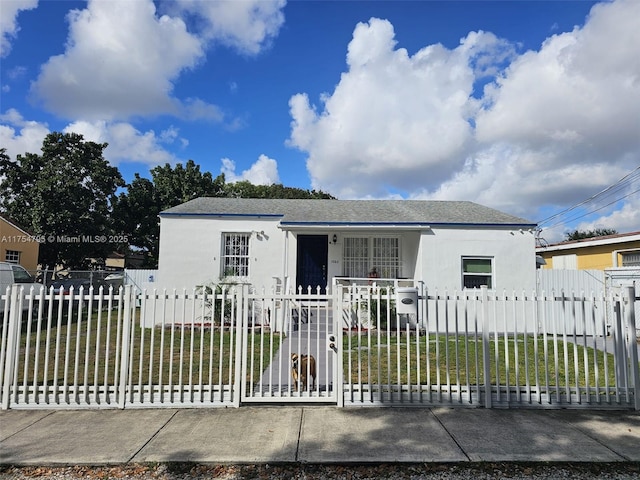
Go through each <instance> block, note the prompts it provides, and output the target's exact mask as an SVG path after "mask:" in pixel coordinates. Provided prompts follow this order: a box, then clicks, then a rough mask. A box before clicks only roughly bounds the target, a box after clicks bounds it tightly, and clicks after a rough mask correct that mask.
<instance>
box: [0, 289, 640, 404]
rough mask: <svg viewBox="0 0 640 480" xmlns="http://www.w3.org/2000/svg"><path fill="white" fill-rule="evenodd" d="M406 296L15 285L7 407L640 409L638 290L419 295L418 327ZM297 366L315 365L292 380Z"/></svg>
mask: <svg viewBox="0 0 640 480" xmlns="http://www.w3.org/2000/svg"><path fill="white" fill-rule="evenodd" d="M397 293H398V292H397V291H396V289H395V288H394V286H384V287H380V286H373V285H364V286H356V285H351V286H348V287H342V286H336V287H335V288H334V289H333V291H332V292H329V293H326V294H321V292H319V291H311V290H307V291H302V290H298V291H295V292H281V291H255V290H251V289H250V288H249V287H248V286H236V287H234V286H219V288H213V289H212V288H209V289H202V288H201V289H193V290H190V291H185V290H167V289H163V290H151V291H150V290H142V291H141V290H138V289H136V288H134V287H133V286H131V285H128V286H124V287H122V288H119V289H114V288H110V289H104V288H100V289H93V288H89V289H86V290H85V289H84V288H81V289H80V290H79V291H73V289H71V290H69V291H65V290H63V289H60V290H55V289H44V288H43V289H39V290H37V291H36V290H30V291H24V290H23V289H22V288H21V287H12V288H9V289H7V291H6V292H3V294H2V298H3V299H4V300H5V302H4V305H5V307H4V311H3V312H1V314H0V318H2V333H1V335H2V337H1V345H0V347H1V348H0V406H1V407H2V408H3V409H7V408H136V407H179V406H189V407H215V406H234V407H238V406H240V405H241V404H245V403H255V402H262V403H265V402H267V403H268V402H279V403H282V402H322V403H334V404H337V405H447V406H467V407H475V406H482V407H487V408H490V407H529V408H558V407H568V408H585V407H595V408H618V409H620V408H626V409H636V410H637V409H640V376H639V370H638V342H637V339H636V333H635V332H636V318H635V308H634V305H635V304H636V302H637V299H636V296H635V292H634V291H633V288H632V287H630V288H626V289H623V290H622V294H619V293H618V294H614V293H609V294H606V295H605V294H598V295H595V294H593V295H574V294H571V295H566V294H564V293H562V294H557V293H555V292H551V293H549V294H546V293H544V292H541V293H539V294H538V293H536V292H531V293H528V292H519V293H505V292H502V293H501V292H496V291H490V290H487V289H480V290H465V291H462V292H436V291H429V292H427V291H422V292H420V294H419V296H418V301H417V304H416V310H415V312H413V313H402V312H405V311H406V310H405V309H400V308H398V307H399V302H398V298H397ZM399 312H400V313H399ZM293 354H296V355H298V356H299V357H300V358H301V357H302V355H312V356H313V357H314V363H313V365H314V367H313V371H312V367H311V364H310V363H305V366H304V367H302V366H299V367H298V370H297V371H296V372H295V374H296V378H298V379H299V380H298V381H297V382H295V381H294V378H293V376H292V375H293V374H294V372H293V369H294V365H293V364H292V360H291V359H292V355H293ZM312 373H313V374H314V375H312ZM304 377H306V378H307V379H308V380H309V381H308V382H306V383H304V382H302V381H301V379H302V378H304ZM312 377H313V382H312V381H311V380H312Z"/></svg>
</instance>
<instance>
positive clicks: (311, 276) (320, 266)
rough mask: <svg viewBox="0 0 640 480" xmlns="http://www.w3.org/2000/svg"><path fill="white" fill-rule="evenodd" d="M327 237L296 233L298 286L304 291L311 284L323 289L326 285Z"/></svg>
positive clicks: (313, 286)
mask: <svg viewBox="0 0 640 480" xmlns="http://www.w3.org/2000/svg"><path fill="white" fill-rule="evenodd" d="M328 242H329V238H328V237H327V236H326V235H298V264H297V269H296V278H297V279H298V282H297V283H298V287H302V288H303V290H304V291H306V290H307V287H309V286H311V288H312V290H313V291H314V292H315V290H316V288H317V287H320V288H321V289H322V292H324V291H325V289H326V286H327V257H328V251H329V249H328V248H329V247H328Z"/></svg>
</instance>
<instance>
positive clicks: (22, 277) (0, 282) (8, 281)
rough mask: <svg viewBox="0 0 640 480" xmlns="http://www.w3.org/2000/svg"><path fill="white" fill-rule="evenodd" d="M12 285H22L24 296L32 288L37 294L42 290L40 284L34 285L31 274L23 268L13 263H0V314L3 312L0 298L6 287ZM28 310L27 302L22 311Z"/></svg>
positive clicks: (2, 302) (3, 302)
mask: <svg viewBox="0 0 640 480" xmlns="http://www.w3.org/2000/svg"><path fill="white" fill-rule="evenodd" d="M12 285H22V286H23V287H24V289H23V293H24V294H25V295H26V294H28V293H29V292H30V291H31V287H34V291H36V292H39V291H40V289H41V288H42V284H41V283H36V281H35V280H34V279H33V277H32V276H31V274H30V273H29V272H27V271H26V270H25V269H24V267H22V266H20V265H16V264H13V263H7V262H0V312H4V305H5V300H4V299H3V298H2V297H3V296H4V295H5V294H6V292H7V287H10V286H12ZM28 308H29V302H23V309H24V310H27V309H28Z"/></svg>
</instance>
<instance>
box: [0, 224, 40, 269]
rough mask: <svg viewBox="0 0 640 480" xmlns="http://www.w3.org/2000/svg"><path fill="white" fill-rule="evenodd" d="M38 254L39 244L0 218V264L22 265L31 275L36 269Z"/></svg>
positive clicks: (30, 236)
mask: <svg viewBox="0 0 640 480" xmlns="http://www.w3.org/2000/svg"><path fill="white" fill-rule="evenodd" d="M39 252H40V244H39V243H38V241H37V239H36V238H34V236H33V235H32V234H30V233H29V232H26V231H25V230H24V229H22V228H20V227H19V226H17V225H16V224H15V223H13V222H12V221H10V220H8V219H6V218H4V217H0V262H8V263H15V264H18V265H22V266H23V267H24V268H25V269H26V270H28V271H30V272H32V273H33V272H35V271H36V270H37V268H38V254H39Z"/></svg>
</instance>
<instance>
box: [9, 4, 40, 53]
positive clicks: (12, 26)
mask: <svg viewBox="0 0 640 480" xmlns="http://www.w3.org/2000/svg"><path fill="white" fill-rule="evenodd" d="M37 6H38V0H2V8H0V58H2V57H6V56H7V55H8V54H9V52H10V51H11V39H12V38H15V37H16V36H17V35H18V31H19V30H20V27H19V26H18V21H17V19H18V15H19V14H20V12H21V11H23V10H31V9H33V8H36V7H37Z"/></svg>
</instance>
